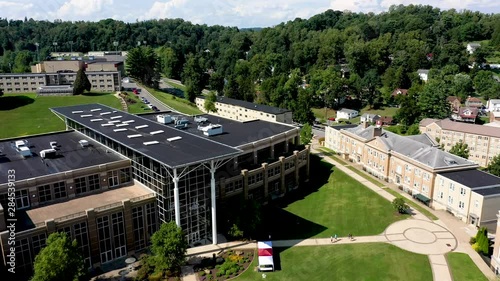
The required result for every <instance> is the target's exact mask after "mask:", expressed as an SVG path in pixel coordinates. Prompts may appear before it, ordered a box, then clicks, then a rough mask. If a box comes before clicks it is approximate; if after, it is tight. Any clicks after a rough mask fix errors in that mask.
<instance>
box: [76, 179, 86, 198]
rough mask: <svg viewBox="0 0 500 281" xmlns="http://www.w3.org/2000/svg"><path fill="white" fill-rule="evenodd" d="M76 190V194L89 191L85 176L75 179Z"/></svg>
mask: <svg viewBox="0 0 500 281" xmlns="http://www.w3.org/2000/svg"><path fill="white" fill-rule="evenodd" d="M75 192H76V194H80V193H84V192H87V181H86V180H85V177H81V178H76V179H75Z"/></svg>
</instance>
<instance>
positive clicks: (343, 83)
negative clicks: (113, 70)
mask: <svg viewBox="0 0 500 281" xmlns="http://www.w3.org/2000/svg"><path fill="white" fill-rule="evenodd" d="M483 40H488V41H486V42H485V43H483V45H482V48H481V51H479V52H476V53H475V55H473V56H470V55H469V54H468V53H467V52H466V48H465V47H466V43H467V42H473V41H474V42H477V41H483ZM114 41H117V42H119V46H118V49H119V50H130V49H132V48H134V47H136V46H137V42H138V41H140V42H141V44H142V45H144V44H146V45H147V46H149V47H152V48H154V49H155V51H156V53H157V55H158V58H159V66H158V68H159V70H160V71H161V72H162V74H164V75H166V76H168V77H172V78H180V79H182V80H183V81H188V80H190V76H191V75H193V73H192V72H193V71H194V72H196V71H202V72H204V73H208V74H209V75H205V76H204V77H205V78H204V79H197V81H198V80H199V82H197V83H202V84H204V85H203V86H206V87H210V88H212V89H214V90H217V91H218V92H219V93H222V92H224V93H225V94H226V95H227V96H230V97H235V98H240V99H246V100H255V101H256V102H260V103H267V104H272V105H276V106H282V107H287V108H291V109H295V108H297V109H298V107H299V106H297V103H301V102H304V101H308V102H312V103H324V102H326V103H327V104H328V105H329V106H335V105H336V103H337V102H338V101H339V100H340V99H339V98H340V97H341V96H343V95H346V94H349V95H351V96H356V97H360V98H362V100H363V101H365V102H367V103H368V104H370V105H371V104H375V103H376V102H377V100H378V99H379V98H380V96H381V93H380V89H382V92H384V91H392V90H393V89H394V88H406V89H408V88H410V87H412V85H413V84H414V83H415V82H416V80H418V79H417V78H415V76H416V70H417V69H420V68H428V69H430V68H434V69H442V68H443V67H445V66H453V69H452V72H457V73H459V72H461V73H465V74H469V72H470V71H471V69H470V68H469V65H471V63H473V62H477V63H478V64H480V63H483V62H485V58H486V57H487V56H491V55H492V54H494V53H495V51H498V50H500V49H499V46H500V15H488V14H482V13H479V12H471V11H462V12H457V11H455V10H447V11H441V10H439V9H437V8H433V7H431V6H415V5H409V6H392V7H391V8H390V10H389V11H388V12H385V13H381V14H371V13H369V14H364V13H351V12H340V11H333V10H328V11H326V12H324V13H322V14H319V15H316V16H313V17H312V18H310V19H308V20H303V19H295V20H293V21H289V22H287V23H282V24H279V25H277V26H274V27H271V28H263V29H256V30H244V31H241V30H239V29H238V28H235V27H222V26H206V25H194V24H191V23H189V22H186V21H183V20H181V19H165V20H150V21H144V22H136V23H124V22H121V21H115V20H112V19H106V20H102V21H99V22H48V21H35V20H32V19H30V20H24V21H14V20H7V19H1V20H0V56H1V62H0V71H1V72H10V71H13V72H24V71H28V70H29V68H28V66H29V65H30V64H32V63H33V62H34V61H35V60H36V45H35V43H39V48H40V49H39V50H40V57H41V58H45V57H46V56H47V55H48V53H49V52H50V51H53V50H54V49H55V47H54V46H53V42H57V50H58V51H69V50H70V48H72V50H74V51H81V52H87V51H90V50H114V49H115V47H114V46H113V42H114ZM70 42H73V43H70ZM341 65H343V67H344V68H346V67H348V69H350V76H349V78H347V77H343V76H342V72H341V71H340V70H341ZM185 68H187V69H185ZM457 73H452V74H457ZM443 75H444V74H443ZM470 78H471V79H472V78H473V77H470ZM304 81H305V83H307V84H308V88H307V89H308V91H304V93H302V92H303V91H302V90H300V89H301V88H302V87H298V86H299V85H302V84H303V83H304ZM197 88H199V87H197ZM256 93H257V94H256ZM307 106H310V105H309V104H307ZM297 114H301V113H297Z"/></svg>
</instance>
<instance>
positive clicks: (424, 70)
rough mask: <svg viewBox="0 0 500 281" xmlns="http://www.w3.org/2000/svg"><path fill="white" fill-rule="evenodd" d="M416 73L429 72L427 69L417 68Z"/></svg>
mask: <svg viewBox="0 0 500 281" xmlns="http://www.w3.org/2000/svg"><path fill="white" fill-rule="evenodd" d="M417 73H418V74H429V69H419V70H417Z"/></svg>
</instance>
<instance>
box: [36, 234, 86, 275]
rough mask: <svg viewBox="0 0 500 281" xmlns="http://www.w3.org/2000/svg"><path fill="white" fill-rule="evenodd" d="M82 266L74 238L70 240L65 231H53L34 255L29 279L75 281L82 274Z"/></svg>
mask: <svg viewBox="0 0 500 281" xmlns="http://www.w3.org/2000/svg"><path fill="white" fill-rule="evenodd" d="M83 266H84V264H83V259H82V257H81V255H80V249H79V248H78V244H77V242H76V240H73V241H71V239H70V238H69V237H68V235H67V234H66V233H65V232H55V233H52V234H50V235H49V237H48V238H47V246H46V247H45V248H43V249H42V250H41V251H40V253H38V255H37V256H36V257H35V263H34V265H33V268H34V272H35V273H34V275H33V277H32V278H31V281H48V280H50V281H59V280H60V281H71V280H73V281H76V280H78V278H79V277H80V276H82V275H83Z"/></svg>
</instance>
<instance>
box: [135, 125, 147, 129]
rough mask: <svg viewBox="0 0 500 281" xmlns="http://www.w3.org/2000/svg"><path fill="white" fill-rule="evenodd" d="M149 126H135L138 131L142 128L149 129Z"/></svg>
mask: <svg viewBox="0 0 500 281" xmlns="http://www.w3.org/2000/svg"><path fill="white" fill-rule="evenodd" d="M147 127H149V125H140V126H135V128H136V129H142V128H147Z"/></svg>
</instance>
